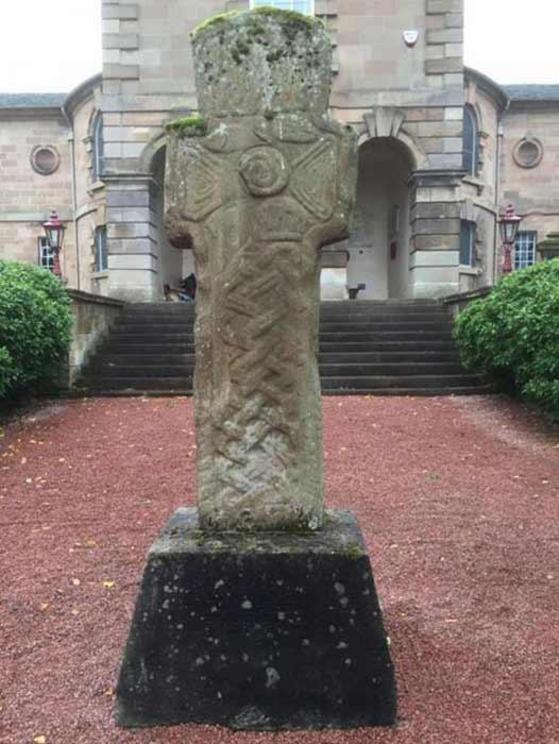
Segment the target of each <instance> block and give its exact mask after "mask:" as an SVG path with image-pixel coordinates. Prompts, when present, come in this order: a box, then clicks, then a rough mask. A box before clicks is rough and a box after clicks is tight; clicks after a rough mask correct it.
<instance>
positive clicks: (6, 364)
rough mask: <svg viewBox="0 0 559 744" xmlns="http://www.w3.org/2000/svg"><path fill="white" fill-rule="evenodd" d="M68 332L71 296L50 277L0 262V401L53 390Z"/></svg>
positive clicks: (28, 266)
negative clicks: (42, 390) (24, 392)
mask: <svg viewBox="0 0 559 744" xmlns="http://www.w3.org/2000/svg"><path fill="white" fill-rule="evenodd" d="M71 327H72V312H71V310H70V300H69V297H68V295H67V293H66V291H65V289H64V287H63V286H62V284H61V283H60V281H59V280H58V279H57V278H56V277H55V276H53V274H51V273H50V272H49V271H46V270H45V269H40V268H38V267H36V266H32V265H31V264H24V263H17V262H15V261H2V260H0V397H2V396H4V397H5V396H7V395H12V394H17V393H19V392H22V391H24V390H29V389H33V390H41V389H45V388H47V387H48V386H49V385H51V384H52V383H53V382H54V381H55V380H56V378H57V376H58V375H59V373H60V371H61V368H62V365H63V363H64V361H65V359H66V355H67V352H68V348H69V345H70V338H71V333H70V332H71Z"/></svg>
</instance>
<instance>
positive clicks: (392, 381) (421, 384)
mask: <svg viewBox="0 0 559 744" xmlns="http://www.w3.org/2000/svg"><path fill="white" fill-rule="evenodd" d="M480 385H484V380H483V379H482V378H481V377H479V376H478V375H468V374H453V375H438V374H435V375H370V376H369V375H357V376H353V377H350V376H346V375H343V376H332V377H321V387H322V389H323V390H329V389H339V390H346V391H349V390H355V391H361V390H374V389H376V388H383V389H391V388H398V389H402V390H403V389H409V390H413V389H415V388H425V389H429V388H438V389H442V388H445V389H450V388H458V387H472V388H473V387H475V386H478V387H479V386H480ZM91 387H93V388H94V389H99V390H103V389H105V390H107V389H111V390H126V389H131V390H139V391H141V390H145V391H149V390H169V389H172V390H177V389H184V390H191V389H192V376H191V375H185V374H184V375H174V376H172V375H168V376H154V377H145V376H144V375H140V374H138V373H136V374H134V375H130V374H129V375H124V374H123V375H121V376H114V377H111V376H103V377H99V378H97V379H96V380H95V383H94V384H92V385H91Z"/></svg>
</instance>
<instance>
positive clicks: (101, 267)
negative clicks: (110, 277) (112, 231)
mask: <svg viewBox="0 0 559 744" xmlns="http://www.w3.org/2000/svg"><path fill="white" fill-rule="evenodd" d="M108 268H109V247H108V245H107V228H106V227H105V226H104V225H103V226H102V227H98V228H97V229H96V230H95V271H107V269H108Z"/></svg>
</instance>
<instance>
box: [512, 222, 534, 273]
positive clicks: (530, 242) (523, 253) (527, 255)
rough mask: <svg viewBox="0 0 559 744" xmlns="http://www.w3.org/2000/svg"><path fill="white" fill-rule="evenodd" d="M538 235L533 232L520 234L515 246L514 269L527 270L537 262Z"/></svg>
mask: <svg viewBox="0 0 559 744" xmlns="http://www.w3.org/2000/svg"><path fill="white" fill-rule="evenodd" d="M537 243H538V233H537V232H532V231H528V230H526V231H524V232H519V233H518V235H517V236H516V243H515V246H514V268H515V269H527V268H528V266H532V265H533V264H534V263H535V262H536V245H537Z"/></svg>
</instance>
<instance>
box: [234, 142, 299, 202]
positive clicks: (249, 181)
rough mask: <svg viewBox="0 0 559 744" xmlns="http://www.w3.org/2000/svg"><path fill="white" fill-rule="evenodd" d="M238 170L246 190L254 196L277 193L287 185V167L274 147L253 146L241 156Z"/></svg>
mask: <svg viewBox="0 0 559 744" xmlns="http://www.w3.org/2000/svg"><path fill="white" fill-rule="evenodd" d="M239 170H240V173H241V176H242V177H243V179H244V182H245V183H246V185H247V188H248V190H249V191H250V193H251V194H254V195H255V196H271V195H272V194H279V192H280V191H283V189H284V188H285V187H286V186H287V182H288V180H289V169H288V166H287V163H286V162H285V158H284V157H283V155H282V154H281V152H280V151H279V150H276V148H275V147H266V146H262V147H253V148H252V149H251V150H248V152H245V153H244V155H243V156H242V157H241V161H240V164H239Z"/></svg>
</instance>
